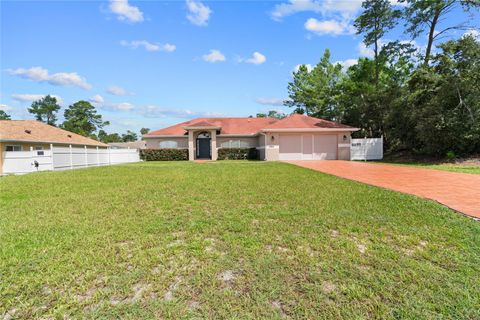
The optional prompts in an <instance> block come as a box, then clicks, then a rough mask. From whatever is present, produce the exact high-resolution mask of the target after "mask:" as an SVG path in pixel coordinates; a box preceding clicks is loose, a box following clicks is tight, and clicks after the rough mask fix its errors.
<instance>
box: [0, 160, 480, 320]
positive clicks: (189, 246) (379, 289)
mask: <svg viewBox="0 0 480 320" xmlns="http://www.w3.org/2000/svg"><path fill="white" fill-rule="evenodd" d="M479 248H480V223H478V222H476V221H474V220H473V219H470V218H466V217H464V216H462V215H460V214H457V213H455V212H453V211H451V210H449V209H446V208H444V207H442V206H440V205H439V204H437V203H434V202H432V201H425V200H421V199H419V198H416V197H413V196H408V195H404V194H400V193H395V192H390V191H387V190H383V189H379V188H375V187H371V186H367V185H363V184H359V183H355V182H351V181H347V180H343V179H338V178H335V177H332V176H329V175H324V174H321V173H317V172H314V171H310V170H307V169H302V168H299V167H295V166H292V165H288V164H284V163H271V162H214V163H203V164H197V163H188V162H177V163H153V162H149V163H141V164H132V165H122V166H111V167H101V168H92V169H83V170H75V171H64V172H44V173H38V174H30V175H25V176H15V177H13V176H9V177H4V178H0V319H2V315H4V316H5V315H7V313H8V315H7V316H6V318H8V317H9V316H10V315H13V317H12V318H13V319H17V318H20V319H32V318H48V317H52V318H57V319H62V318H64V317H65V318H72V319H80V318H83V319H93V318H97V319H98V318H100V319H118V318H121V319H158V318H174V319H176V318H237V319H238V318H242V319H245V318H251V319H253V318H283V317H290V318H330V319H331V318H336V319H361V318H370V319H372V318H377V319H404V318H409V319H479V318H480V276H479V274H480V250H479Z"/></svg>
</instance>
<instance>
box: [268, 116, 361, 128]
mask: <svg viewBox="0 0 480 320" xmlns="http://www.w3.org/2000/svg"><path fill="white" fill-rule="evenodd" d="M262 129H355V128H353V127H351V126H347V125H345V124H341V123H337V122H333V121H328V120H324V119H319V118H314V117H309V116H306V115H303V114H298V113H294V114H292V115H291V116H289V117H286V118H284V119H282V120H280V121H277V122H275V123H273V124H271V125H269V126H268V127H265V128H262Z"/></svg>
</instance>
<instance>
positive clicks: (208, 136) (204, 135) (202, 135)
mask: <svg viewBox="0 0 480 320" xmlns="http://www.w3.org/2000/svg"><path fill="white" fill-rule="evenodd" d="M197 138H200V139H202V138H210V133H208V132H202V133H199V134H198V136H197Z"/></svg>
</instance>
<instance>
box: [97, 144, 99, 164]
mask: <svg viewBox="0 0 480 320" xmlns="http://www.w3.org/2000/svg"><path fill="white" fill-rule="evenodd" d="M97 167H100V155H99V154H98V146H97Z"/></svg>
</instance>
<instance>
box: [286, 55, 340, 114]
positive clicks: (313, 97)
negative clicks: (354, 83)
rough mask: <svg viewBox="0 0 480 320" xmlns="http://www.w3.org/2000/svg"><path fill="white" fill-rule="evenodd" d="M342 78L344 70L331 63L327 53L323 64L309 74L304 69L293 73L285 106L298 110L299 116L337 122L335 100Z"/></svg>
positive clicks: (322, 61)
mask: <svg viewBox="0 0 480 320" xmlns="http://www.w3.org/2000/svg"><path fill="white" fill-rule="evenodd" d="M341 77H342V66H341V65H340V64H332V63H331V62H330V51H329V50H328V49H326V50H325V52H324V54H323V56H322V58H321V59H320V62H319V63H318V64H317V65H316V66H315V67H314V68H313V69H312V70H311V71H310V72H309V71H308V69H307V67H306V66H305V65H302V66H300V67H299V69H298V71H295V72H294V73H293V80H292V81H291V82H290V83H289V84H288V93H289V99H288V100H286V101H285V105H287V106H290V107H295V108H296V110H295V111H296V112H299V113H300V112H301V113H303V112H305V113H306V114H307V115H312V116H316V117H320V118H325V119H329V120H337V121H338V120H340V114H338V112H337V111H338V109H337V108H336V100H335V99H336V96H337V84H338V82H339V81H340V79H341Z"/></svg>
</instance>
